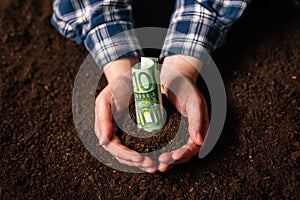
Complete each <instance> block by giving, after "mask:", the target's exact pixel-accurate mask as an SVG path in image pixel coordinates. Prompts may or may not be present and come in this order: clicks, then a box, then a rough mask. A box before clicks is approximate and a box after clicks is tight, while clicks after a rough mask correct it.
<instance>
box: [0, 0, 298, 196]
mask: <svg viewBox="0 0 300 200" xmlns="http://www.w3.org/2000/svg"><path fill="white" fill-rule="evenodd" d="M146 2H148V4H149V5H152V4H150V1H149V0H148V1H146ZM260 2H261V3H260V4H258V3H256V4H255V3H254V5H253V6H252V8H250V9H249V11H248V12H247V13H246V15H245V16H244V17H243V18H242V19H241V20H240V21H239V23H237V24H236V26H235V28H234V29H233V31H232V32H231V34H230V35H229V39H228V43H227V44H226V46H225V47H224V48H223V49H221V50H219V51H218V52H216V54H215V58H216V62H217V64H218V66H219V67H220V70H221V71H222V75H223V78H224V81H225V85H226V91H227V96H228V114H227V121H226V126H225V129H224V131H223V133H222V137H221V139H220V141H219V142H218V144H217V146H216V147H215V148H214V150H213V151H212V152H211V153H210V154H209V156H207V157H206V158H204V159H202V160H193V161H191V162H189V163H186V164H183V165H179V166H176V167H174V168H173V169H172V170H170V171H168V172H166V173H158V174H131V173H124V172H119V171H116V170H114V169H111V168H109V167H107V166H105V165H103V164H101V163H99V162H98V161H97V160H96V159H95V158H94V157H93V156H92V155H91V154H90V153H89V152H88V151H87V150H86V148H85V147H84V145H83V144H82V143H81V141H80V139H79V137H78V135H77V133H76V130H75V126H74V123H73V118H72V103H71V102H72V101H71V99H72V88H73V84H74V81H75V76H76V73H77V71H78V69H79V67H80V64H81V63H82V61H83V60H84V58H85V57H86V55H87V51H86V50H85V49H84V47H81V46H78V45H76V44H75V43H73V42H72V41H69V40H67V39H65V38H63V37H62V36H60V35H59V34H58V32H57V31H56V30H55V29H54V28H53V27H52V26H51V25H50V24H49V16H50V14H51V1H50V0H47V1H39V0H17V1H10V0H1V2H0V27H1V29H0V52H1V55H0V78H1V81H0V88H1V89H0V91H1V93H0V94H1V99H0V105H1V106H0V113H1V115H0V121H1V126H0V130H1V135H0V150H1V155H0V169H1V180H0V198H1V199H33V198H34V199H41V198H43V199H61V198H64V199H71V198H73V199H74V198H75V199H77V198H80V199H82V198H86V199H233V198H234V199H300V194H299V188H300V184H299V183H300V180H299V178H300V177H299V175H300V173H299V167H300V161H299V160H300V141H299V127H300V123H299V114H300V104H299V103H300V100H299V99H300V87H299V80H300V40H299V35H300V15H299V14H297V13H300V12H299V10H298V11H295V10H294V9H290V7H289V6H285V4H282V3H280V1H275V2H274V1H260ZM168 3H169V1H168ZM139 4H141V3H136V4H135V5H136V6H137V7H138V6H140V5H139ZM166 7H167V6H166ZM169 11H170V9H169V10H168V9H167V10H164V7H160V9H157V12H158V13H156V15H155V17H157V18H158V19H160V20H158V19H153V20H150V19H151V18H149V17H147V16H146V17H145V16H144V18H141V17H139V15H141V14H145V15H149V14H151V13H152V12H149V11H143V12H142V11H141V10H140V11H137V12H136V13H135V16H136V17H137V18H138V19H137V25H139V26H142V24H141V19H145V20H146V25H152V26H155V25H159V26H165V24H167V20H166V19H167V18H161V16H160V14H159V13H164V14H165V13H169ZM155 17H154V18H155Z"/></svg>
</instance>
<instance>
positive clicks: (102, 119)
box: [95, 89, 113, 145]
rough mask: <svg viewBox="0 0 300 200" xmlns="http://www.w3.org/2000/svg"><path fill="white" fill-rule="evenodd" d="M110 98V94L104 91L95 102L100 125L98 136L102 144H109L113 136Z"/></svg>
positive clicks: (97, 119) (97, 120)
mask: <svg viewBox="0 0 300 200" xmlns="http://www.w3.org/2000/svg"><path fill="white" fill-rule="evenodd" d="M104 90H105V89H104ZM110 98H111V97H110V96H109V94H108V93H107V92H106V91H103V93H100V95H99V96H98V97H97V99H96V103H95V113H96V122H97V126H98V131H97V132H98V135H97V136H98V139H99V144H100V145H104V144H107V143H108V142H109V139H110V138H111V136H112V131H113V124H112V111H111V102H110V100H109V99H110Z"/></svg>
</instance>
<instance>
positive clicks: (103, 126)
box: [95, 58, 156, 173]
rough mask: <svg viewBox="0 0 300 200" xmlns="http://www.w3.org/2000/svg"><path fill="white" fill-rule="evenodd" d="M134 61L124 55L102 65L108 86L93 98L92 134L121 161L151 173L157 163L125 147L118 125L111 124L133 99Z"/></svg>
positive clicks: (135, 61) (135, 59)
mask: <svg viewBox="0 0 300 200" xmlns="http://www.w3.org/2000/svg"><path fill="white" fill-rule="evenodd" d="M137 62H138V59H137V58H123V59H119V60H116V61H112V62H111V63H109V64H107V65H106V66H104V73H105V75H106V78H107V80H108V85H107V86H106V87H105V88H104V89H103V90H102V91H101V92H100V94H99V95H98V96H97V98H96V101H95V133H96V135H97V137H98V139H99V144H100V145H102V146H103V148H104V149H105V150H107V151H108V152H110V153H111V154H112V155H113V156H114V157H115V158H116V159H117V160H118V161H119V162H120V163H122V164H125V165H128V166H133V167H138V168H140V169H142V170H144V171H147V172H150V173H153V172H155V171H156V163H155V162H154V161H153V160H151V159H150V158H148V157H144V156H142V155H141V154H140V153H138V152H136V151H134V150H131V149H129V148H128V147H126V146H124V145H123V144H122V143H121V141H120V139H119V138H118V136H117V135H116V134H117V131H118V128H117V126H116V125H114V124H113V118H118V117H120V116H121V113H122V112H123V110H124V109H125V108H128V105H129V103H130V101H132V99H131V98H130V97H131V95H132V94H133V88H132V79H131V67H132V66H133V65H134V64H135V63H137Z"/></svg>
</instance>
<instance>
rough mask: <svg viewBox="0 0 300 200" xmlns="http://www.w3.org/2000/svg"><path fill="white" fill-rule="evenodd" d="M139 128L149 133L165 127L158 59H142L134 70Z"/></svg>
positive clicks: (134, 89) (133, 77) (134, 88)
mask: <svg viewBox="0 0 300 200" xmlns="http://www.w3.org/2000/svg"><path fill="white" fill-rule="evenodd" d="M132 81H133V91H134V101H135V110H136V120H137V127H138V128H142V129H144V130H145V131H147V132H151V131H154V130H160V129H161V128H162V127H163V125H164V120H163V117H164V116H163V111H162V96H161V89H160V80H159V71H158V59H157V58H146V57H142V58H141V62H140V63H138V64H136V65H134V66H133V68H132Z"/></svg>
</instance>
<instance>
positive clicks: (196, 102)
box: [186, 92, 209, 145]
mask: <svg viewBox="0 0 300 200" xmlns="http://www.w3.org/2000/svg"><path fill="white" fill-rule="evenodd" d="M197 93H198V92H197ZM186 112H187V118H188V123H189V134H190V137H191V138H192V139H193V141H194V142H195V143H196V144H198V145H203V143H204V137H205V134H206V132H207V129H208V124H209V122H208V121H209V120H208V112H207V105H206V102H205V100H204V99H203V98H201V97H200V95H199V94H193V95H191V96H190V97H189V98H188V99H187V102H186Z"/></svg>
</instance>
